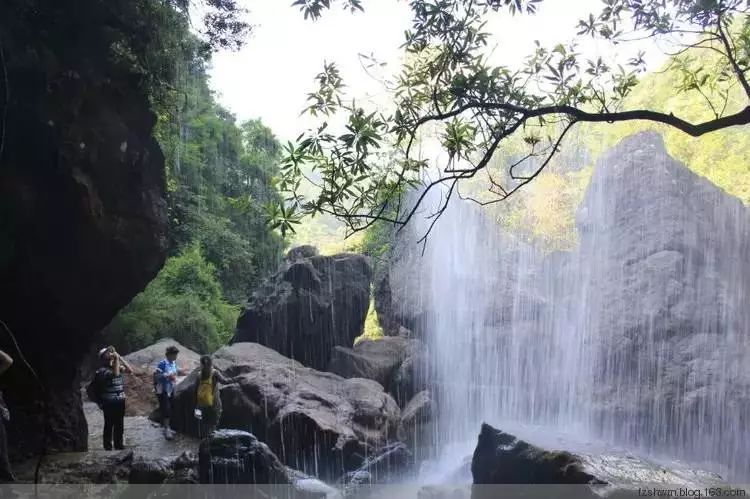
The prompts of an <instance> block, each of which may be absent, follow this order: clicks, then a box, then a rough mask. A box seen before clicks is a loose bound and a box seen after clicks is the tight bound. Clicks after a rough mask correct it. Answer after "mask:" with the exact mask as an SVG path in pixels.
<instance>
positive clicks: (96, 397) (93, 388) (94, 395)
mask: <svg viewBox="0 0 750 499" xmlns="http://www.w3.org/2000/svg"><path fill="white" fill-rule="evenodd" d="M86 395H87V396H88V397H89V400H90V401H91V402H93V403H95V404H96V405H101V403H102V374H101V369H99V370H97V371H96V374H94V379H92V380H91V382H90V383H89V385H88V386H87V387H86Z"/></svg>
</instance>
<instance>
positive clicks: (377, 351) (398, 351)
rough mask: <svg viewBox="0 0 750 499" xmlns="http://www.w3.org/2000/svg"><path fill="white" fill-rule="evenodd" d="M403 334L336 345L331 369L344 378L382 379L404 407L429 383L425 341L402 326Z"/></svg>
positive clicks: (386, 387) (380, 381) (385, 387)
mask: <svg viewBox="0 0 750 499" xmlns="http://www.w3.org/2000/svg"><path fill="white" fill-rule="evenodd" d="M400 330H401V332H402V333H403V334H400V335H399V336H385V337H383V338H378V339H365V340H361V341H359V342H358V343H357V344H356V345H354V347H352V348H346V347H335V348H334V350H333V354H332V355H331V362H330V363H329V365H328V371H329V372H332V373H335V374H338V375H339V376H342V377H344V378H367V379H372V380H374V381H377V382H378V383H380V384H381V385H382V386H383V388H384V389H385V391H387V392H388V393H390V394H391V396H392V397H393V398H394V399H395V400H396V402H397V403H398V404H399V406H400V407H403V406H404V405H405V404H406V403H407V402H408V401H409V400H411V398H412V397H413V396H414V395H415V394H416V393H417V392H419V391H421V390H424V389H425V388H426V387H427V373H426V369H427V360H426V353H425V346H424V344H423V343H422V342H421V341H420V340H417V339H412V338H411V337H410V335H409V330H408V329H406V328H404V327H401V328H400Z"/></svg>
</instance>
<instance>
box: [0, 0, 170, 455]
mask: <svg viewBox="0 0 750 499" xmlns="http://www.w3.org/2000/svg"><path fill="white" fill-rule="evenodd" d="M117 3H118V2H111V3H108V2H94V1H80V2H70V1H57V0H35V1H25V0H9V1H4V2H2V4H1V5H0V51H1V54H0V55H2V58H1V59H2V60H1V61H0V62H1V63H2V64H0V120H1V121H0V140H2V145H0V320H2V321H3V322H4V323H6V324H7V326H8V327H9V329H10V330H12V332H13V335H14V336H15V338H16V339H17V341H18V346H19V347H20V351H21V352H22V354H23V355H24V356H25V357H26V359H27V360H28V363H29V364H30V365H31V367H32V368H33V369H34V370H35V371H36V372H37V373H38V375H39V378H40V379H41V382H42V384H43V385H44V387H43V388H42V387H40V385H39V383H38V382H37V381H36V380H35V378H34V376H33V375H32V374H31V373H30V370H29V368H28V367H27V366H26V365H24V363H23V362H21V359H20V354H19V351H18V350H17V349H16V348H15V346H14V345H13V342H12V341H11V336H10V335H9V333H8V331H7V330H4V329H3V328H0V329H2V330H0V348H2V349H3V350H4V351H6V352H8V353H9V354H10V355H12V356H13V357H14V358H15V359H16V360H17V362H16V363H15V365H14V367H13V368H12V369H11V370H10V371H9V372H8V373H7V374H6V375H5V376H3V377H2V379H0V388H2V390H3V392H4V394H5V399H6V401H7V402H8V404H9V406H10V408H11V412H12V421H11V423H10V428H9V440H10V445H11V454H12V455H15V456H17V457H18V456H20V455H27V454H31V453H35V452H36V451H37V450H38V449H39V448H40V446H41V441H40V438H42V435H45V434H46V436H47V448H48V449H50V450H75V449H84V448H85V447H86V442H87V429H86V422H85V419H84V416H83V411H82V409H81V397H80V392H79V389H78V382H77V379H76V378H77V374H76V373H77V367H78V364H79V363H80V361H81V359H82V357H83V355H84V354H85V352H86V351H87V349H88V348H89V347H90V343H91V341H92V340H93V336H94V334H95V333H96V332H97V331H98V330H99V329H100V328H101V327H103V326H104V325H106V324H107V322H108V321H109V320H110V319H111V318H112V316H113V315H114V314H115V313H116V312H117V310H118V309H120V308H121V307H123V306H124V305H126V304H127V303H128V301H130V299H131V298H132V297H133V296H134V295H135V294H136V293H138V292H139V291H140V290H141V289H143V287H144V286H145V285H146V284H147V283H148V281H149V280H150V279H152V278H153V277H154V275H155V274H156V273H157V272H158V270H159V268H160V267H161V265H162V264H163V260H164V255H165V245H166V204H165V201H164V157H163V155H162V153H161V151H160V149H159V146H158V144H157V143H156V141H155V140H154V139H153V138H152V135H151V132H152V128H153V126H154V123H155V116H154V114H153V113H152V112H151V110H150V106H149V100H148V97H147V95H146V92H145V90H143V89H142V81H141V80H140V79H139V77H138V76H137V75H136V74H135V73H134V72H133V71H132V70H130V69H129V68H128V67H127V65H126V64H124V63H123V62H117V61H116V60H115V59H114V58H113V57H112V52H113V51H114V50H115V49H116V47H115V46H114V45H115V40H116V38H115V37H113V32H114V30H115V29H116V27H115V26H114V25H115V24H118V23H119V20H117V19H114V18H112V17H111V13H112V9H113V8H114V7H113V6H115V4H117ZM105 4H106V7H105ZM44 393H46V396H45V395H44ZM44 402H46V411H45V410H43V409H44V405H45V404H44ZM45 420H46V424H45V423H44V421H45ZM43 429H44V430H45V431H43Z"/></svg>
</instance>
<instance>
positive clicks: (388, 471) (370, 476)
mask: <svg viewBox="0 0 750 499" xmlns="http://www.w3.org/2000/svg"><path fill="white" fill-rule="evenodd" d="M413 464H414V459H413V456H412V454H411V452H409V449H407V447H406V445H404V444H403V443H401V442H395V443H392V444H389V445H386V446H385V447H382V448H380V449H378V450H377V451H375V452H374V453H373V454H372V455H371V456H369V457H367V458H366V459H365V461H364V463H363V464H362V466H360V467H359V468H358V469H356V470H354V471H351V472H349V473H346V474H345V475H344V476H343V477H342V478H341V479H340V480H339V482H340V483H341V484H342V485H343V486H344V490H345V493H346V495H350V494H351V493H352V492H354V491H356V490H358V489H359V488H361V487H364V486H369V485H375V484H387V483H393V482H394V480H397V479H398V478H399V477H401V476H403V475H404V474H406V473H408V472H409V471H410V469H411V466H412V465H413Z"/></svg>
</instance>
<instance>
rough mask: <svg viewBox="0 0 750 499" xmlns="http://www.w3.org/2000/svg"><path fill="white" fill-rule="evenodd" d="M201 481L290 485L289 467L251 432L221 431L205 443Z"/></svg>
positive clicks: (202, 455)
mask: <svg viewBox="0 0 750 499" xmlns="http://www.w3.org/2000/svg"><path fill="white" fill-rule="evenodd" d="M198 462H199V464H198V469H199V477H200V483H215V484H235V483H237V484H239V483H245V484H253V483H256V484H284V485H287V484H290V480H289V477H288V476H287V472H286V468H285V466H284V465H283V464H282V463H281V461H279V458H278V457H276V454H274V453H273V452H272V451H271V449H269V448H268V446H267V445H266V444H264V443H263V442H261V441H259V440H258V439H257V438H255V436H254V435H253V434H251V433H248V432H245V431H239V430H218V431H217V432H216V433H215V434H214V435H213V436H211V437H210V438H208V439H206V440H204V441H203V442H201V445H200V450H199V451H198Z"/></svg>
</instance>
